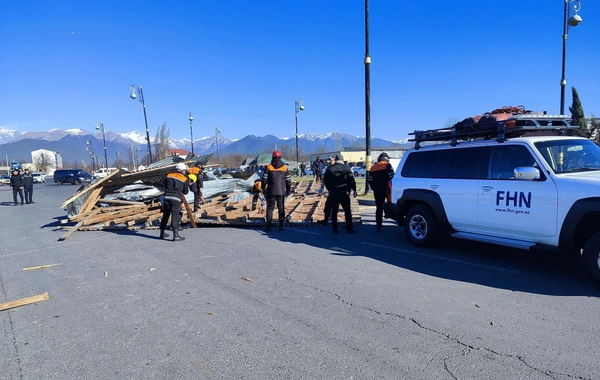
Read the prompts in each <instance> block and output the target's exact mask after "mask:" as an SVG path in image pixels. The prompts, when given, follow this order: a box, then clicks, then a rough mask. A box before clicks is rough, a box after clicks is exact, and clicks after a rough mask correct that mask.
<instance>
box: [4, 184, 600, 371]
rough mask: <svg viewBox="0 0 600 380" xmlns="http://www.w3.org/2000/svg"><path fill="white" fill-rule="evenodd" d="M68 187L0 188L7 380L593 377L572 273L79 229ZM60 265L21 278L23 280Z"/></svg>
mask: <svg viewBox="0 0 600 380" xmlns="http://www.w3.org/2000/svg"><path fill="white" fill-rule="evenodd" d="M75 190H76V187H75V186H67V185H63V186H57V185H54V184H51V183H47V184H39V185H37V184H36V187H35V190H34V200H35V201H36V204H34V205H25V206H17V207H14V206H12V193H11V192H10V190H9V189H8V187H7V186H2V187H0V213H1V214H2V220H3V222H4V223H3V228H2V229H1V230H0V240H1V242H2V243H1V246H0V303H2V302H7V301H13V300H17V299H20V298H24V297H29V296H33V295H37V294H42V293H44V292H48V293H49V296H50V299H49V300H47V301H42V302H39V303H36V304H30V305H25V306H21V307H17V308H13V309H9V310H4V311H0V331H1V333H2V337H1V339H0V379H600V365H598V358H600V344H599V343H600V338H599V337H600V324H598V323H597V321H598V316H599V315H600V302H599V296H600V287H599V286H598V285H597V284H595V283H593V282H592V281H591V280H590V279H589V278H588V276H587V274H586V273H585V271H584V270H583V269H582V268H581V267H580V265H579V264H578V263H577V262H573V261H572V260H571V259H569V258H567V257H564V256H562V255H559V254H555V253H548V252H528V251H520V250H514V249H508V248H502V247H493V246H488V245H484V244H478V243H472V242H464V241H456V240H447V241H444V242H443V243H442V244H440V246H439V247H438V248H436V249H430V250H424V249H419V248H416V247H413V246H411V245H410V244H409V243H408V241H407V240H406V238H405V237H404V233H403V231H402V230H401V229H400V228H399V227H397V226H395V225H393V224H391V223H386V224H385V226H384V231H383V232H382V233H376V232H375V227H374V225H373V212H374V210H373V207H362V214H363V220H364V224H363V225H361V226H358V227H357V230H358V233H357V234H354V235H346V234H344V233H343V232H341V233H340V234H339V235H333V234H332V233H331V227H301V228H287V229H285V230H284V231H282V232H279V231H273V232H269V233H266V232H265V231H263V230H262V229H258V228H223V227H220V228H198V229H187V230H185V231H183V232H182V233H181V235H182V236H185V237H186V240H185V241H183V242H177V243H173V242H170V241H162V240H159V239H157V236H158V231H157V230H138V231H133V232H129V231H122V232H103V231H97V232H76V233H74V234H73V235H71V236H70V237H69V238H68V239H67V240H65V241H58V238H59V237H60V236H61V235H62V234H63V233H64V231H63V230H61V229H60V228H59V223H58V222H59V220H60V219H63V218H65V214H66V213H65V211H63V210H61V209H59V206H60V205H61V204H62V202H63V201H64V200H66V199H67V198H68V197H69V196H71V195H72V194H73V193H74V192H75ZM49 264H60V265H56V266H53V267H49V268H45V269H39V270H33V271H23V268H28V267H33V266H38V265H49Z"/></svg>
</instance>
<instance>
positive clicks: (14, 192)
mask: <svg viewBox="0 0 600 380" xmlns="http://www.w3.org/2000/svg"><path fill="white" fill-rule="evenodd" d="M12 191H13V200H14V201H15V205H17V204H19V203H18V202H17V194H19V198H21V204H23V189H21V188H19V187H16V188H15V187H13V189H12Z"/></svg>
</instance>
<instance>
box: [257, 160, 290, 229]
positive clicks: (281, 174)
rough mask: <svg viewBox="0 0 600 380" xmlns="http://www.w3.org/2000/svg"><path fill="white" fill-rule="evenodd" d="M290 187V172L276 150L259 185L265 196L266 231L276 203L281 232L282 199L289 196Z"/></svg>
mask: <svg viewBox="0 0 600 380" xmlns="http://www.w3.org/2000/svg"><path fill="white" fill-rule="evenodd" d="M291 187H292V177H291V175H290V171H289V170H288V168H287V166H286V165H285V164H284V163H283V161H281V152H279V151H278V150H276V151H274V152H273V155H272V159H271V163H270V164H269V165H267V167H266V168H265V172H264V174H263V177H262V183H261V188H262V189H263V192H264V193H265V194H266V196H267V231H271V222H272V220H273V210H274V209H275V204H276V203H277V211H278V212H279V231H282V230H283V221H284V220H285V208H284V202H283V197H284V196H286V195H289V194H290V189H291Z"/></svg>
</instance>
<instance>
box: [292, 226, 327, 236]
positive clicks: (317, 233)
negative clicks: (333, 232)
mask: <svg viewBox="0 0 600 380" xmlns="http://www.w3.org/2000/svg"><path fill="white" fill-rule="evenodd" d="M287 230H288V231H295V232H302V233H303V234H309V235H319V236H320V235H323V234H321V233H319V232H312V231H305V230H302V229H300V228H287Z"/></svg>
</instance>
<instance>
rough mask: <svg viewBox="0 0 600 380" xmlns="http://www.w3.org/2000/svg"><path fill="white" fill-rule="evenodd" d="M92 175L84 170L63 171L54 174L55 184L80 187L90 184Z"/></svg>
mask: <svg viewBox="0 0 600 380" xmlns="http://www.w3.org/2000/svg"><path fill="white" fill-rule="evenodd" d="M91 180H92V175H91V174H90V173H88V172H86V171H85V170H82V169H63V170H57V171H55V172H54V183H57V184H59V185H62V184H64V183H70V184H71V185H80V184H81V183H83V182H90V181H91Z"/></svg>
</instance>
